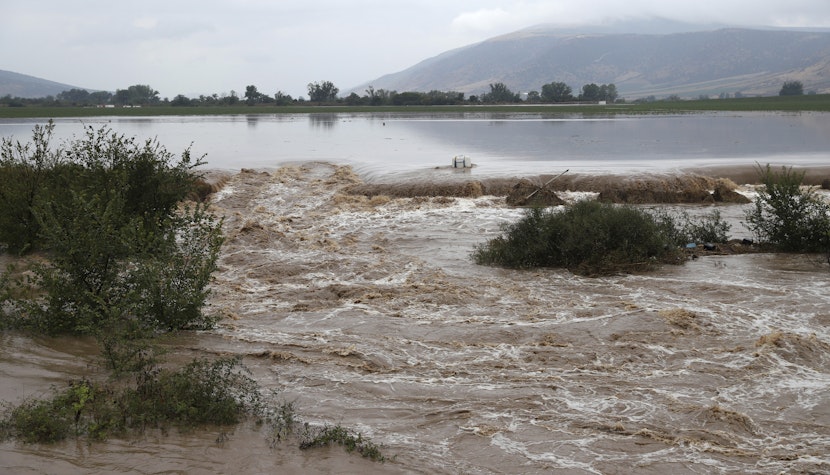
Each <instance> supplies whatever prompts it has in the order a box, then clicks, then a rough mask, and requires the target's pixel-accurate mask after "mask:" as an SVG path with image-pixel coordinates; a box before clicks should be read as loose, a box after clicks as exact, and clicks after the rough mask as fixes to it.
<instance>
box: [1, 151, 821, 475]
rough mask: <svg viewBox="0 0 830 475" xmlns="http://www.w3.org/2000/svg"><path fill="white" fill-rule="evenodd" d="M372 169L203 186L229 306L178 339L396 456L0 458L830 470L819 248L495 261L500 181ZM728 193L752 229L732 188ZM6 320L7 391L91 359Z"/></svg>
mask: <svg viewBox="0 0 830 475" xmlns="http://www.w3.org/2000/svg"><path fill="white" fill-rule="evenodd" d="M359 182H360V180H359V178H358V177H357V176H356V175H355V174H354V173H353V172H352V170H351V169H350V168H347V167H338V166H334V165H330V164H324V163H308V164H302V165H296V166H288V167H283V168H280V169H278V170H275V171H269V172H265V171H243V172H241V173H238V174H234V175H232V176H230V177H228V179H227V182H226V183H225V185H224V187H223V189H222V190H221V191H220V192H218V193H217V194H216V195H215V196H214V199H213V207H214V209H215V211H216V212H217V213H220V214H222V215H224V216H225V233H226V235H227V241H226V245H225V247H224V248H223V253H222V256H221V261H220V269H219V272H218V273H217V274H216V280H215V282H214V284H213V294H212V297H211V301H210V306H209V309H208V311H211V312H216V313H218V314H219V315H221V316H222V317H223V318H222V320H221V322H220V324H219V326H218V328H217V329H215V330H214V331H210V332H203V333H195V334H186V335H182V336H181V337H179V338H178V339H177V340H176V341H175V342H174V343H173V346H174V348H177V351H179V352H180V353H181V354H239V355H242V356H244V361H245V363H246V365H247V366H248V367H249V368H250V369H251V370H252V372H253V374H254V375H255V377H256V378H257V380H258V381H259V382H260V383H261V385H262V386H263V387H264V388H266V389H275V390H277V391H278V394H279V395H280V397H281V398H284V399H285V400H289V401H295V403H296V405H297V407H298V410H299V413H300V416H301V418H303V420H305V421H308V422H311V423H315V424H323V423H336V424H342V425H343V426H345V427H349V428H352V429H355V430H358V431H360V432H361V433H363V434H364V435H366V436H369V437H370V438H371V439H372V441H374V442H376V443H378V444H380V445H381V446H382V450H383V453H384V454H385V455H386V456H387V457H389V458H390V460H389V461H387V462H385V463H383V464H379V463H375V462H371V461H368V460H364V459H362V458H360V457H359V456H356V455H349V454H346V453H345V452H344V451H343V450H342V449H339V448H331V449H319V450H310V451H300V450H299V449H297V448H296V447H295V446H293V445H290V444H283V445H278V446H277V447H275V448H271V447H269V445H268V442H267V441H266V439H265V435H264V434H263V432H262V429H260V428H257V427H249V426H244V425H243V426H240V427H236V428H233V429H227V428H225V429H219V428H216V429H205V430H201V431H197V432H195V433H189V434H180V433H178V432H176V431H171V432H169V433H168V434H153V433H148V434H144V435H142V436H139V437H137V438H135V439H128V440H111V441H108V442H106V443H87V442H85V441H80V442H79V441H70V442H66V443H62V444H57V445H51V446H42V445H35V446H27V445H23V444H19V443H17V442H5V443H3V444H2V445H0V472H3V473H55V474H68V473H271V472H278V473H448V474H456V473H473V474H476V473H480V474H489V473H564V474H589V473H594V474H598V473H599V474H615V473H644V474H664V473H674V474H686V473H724V472H729V473H759V474H760V473H826V472H828V471H830V458H829V457H830V456H828V454H830V330H828V327H829V324H830V268H828V266H827V264H826V263H824V262H822V259H821V258H820V257H817V256H803V255H781V254H745V255H733V256H712V257H705V258H700V259H697V260H694V261H689V262H687V263H686V264H684V265H682V266H668V267H664V268H662V269H660V270H658V271H656V272H652V273H649V274H644V275H632V276H615V277H605V278H583V277H578V276H574V275H572V274H570V273H569V272H567V271H563V270H553V269H543V270H533V271H513V270H505V269H498V268H491V267H481V266H476V265H475V264H473V263H472V262H471V261H470V259H469V253H470V252H471V250H472V248H473V246H475V245H476V244H478V243H482V242H484V241H485V240H486V239H488V238H492V237H494V236H496V235H497V234H498V233H499V230H500V225H501V224H502V223H507V222H511V221H513V220H515V219H516V218H517V217H519V216H520V215H521V213H522V211H521V210H519V209H514V208H509V207H507V206H505V204H504V198H503V197H493V196H482V197H478V198H447V197H433V198H417V197H416V198H406V197H401V198H389V197H383V196H373V197H371V198H367V197H365V196H355V195H350V194H347V193H345V192H344V190H345V189H346V188H347V187H349V186H351V185H354V184H356V183H359ZM574 196H578V195H574ZM574 196H571V197H570V198H571V199H573V197H574ZM685 209H688V210H692V211H693V212H703V211H707V210H708V209H710V207H708V206H697V207H687V208H685ZM719 209H721V210H722V211H723V212H724V215H725V216H727V218H728V219H730V220H732V221H734V222H735V226H736V228H735V229H733V234H736V235H739V236H740V235H741V233H745V230H743V231H742V230H741V229H740V227H739V221H740V217H741V216H742V208H741V207H740V206H738V205H730V206H722V207H720V208H719ZM0 338H2V342H0V343H2V344H1V345H0V396H2V400H3V401H14V400H18V399H19V398H21V397H24V396H33V395H38V394H43V393H44V392H46V391H47V390H48V388H49V387H50V386H52V385H60V384H65V381H66V380H68V379H70V378H73V377H78V376H80V375H84V374H88V373H89V372H95V371H97V370H95V369H94V368H95V366H94V364H93V363H94V359H95V345H94V343H93V342H91V341H88V340H83V339H82V340H77V339H66V338H58V339H47V338H30V337H25V336H21V335H15V334H4V335H2V336H0Z"/></svg>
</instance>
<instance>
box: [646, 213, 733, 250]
mask: <svg viewBox="0 0 830 475" xmlns="http://www.w3.org/2000/svg"><path fill="white" fill-rule="evenodd" d="M652 215H653V216H654V217H655V219H656V220H657V222H658V224H659V225H660V227H661V228H662V232H663V233H664V234H665V235H666V236H668V237H669V240H670V241H671V242H672V243H673V244H675V245H677V246H683V245H685V244H687V243H692V242H693V243H706V242H709V243H725V242H727V241H728V240H729V230H730V229H731V228H732V226H731V225H730V224H729V223H727V222H726V221H725V220H724V219H723V217H722V216H721V213H720V210H717V209H714V210H712V211H710V212H709V213H707V214H705V215H703V216H701V217H699V218H697V219H695V218H692V217H691V216H689V213H687V212H685V211H684V212H681V213H669V212H666V211H663V210H656V211H653V212H652Z"/></svg>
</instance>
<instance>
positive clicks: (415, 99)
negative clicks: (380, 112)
mask: <svg viewBox="0 0 830 475" xmlns="http://www.w3.org/2000/svg"><path fill="white" fill-rule="evenodd" d="M423 99H424V95H423V94H421V93H420V92H414V91H407V92H401V93H396V94H394V95H392V104H394V105H396V106H417V105H422V104H423V103H424V102H423Z"/></svg>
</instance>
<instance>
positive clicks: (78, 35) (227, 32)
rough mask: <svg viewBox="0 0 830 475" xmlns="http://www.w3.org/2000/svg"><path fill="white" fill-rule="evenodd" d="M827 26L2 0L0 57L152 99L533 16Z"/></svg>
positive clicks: (566, 7)
mask: <svg viewBox="0 0 830 475" xmlns="http://www.w3.org/2000/svg"><path fill="white" fill-rule="evenodd" d="M653 16H657V17H662V18H667V19H673V20H680V21H684V22H689V23H698V22H701V23H707V24H708V23H719V24H728V25H740V26H761V25H765V26H779V27H795V26H798V27H825V28H826V27H830V0H683V1H680V0H547V1H533V0H527V1H521V0H518V1H517V0H477V1H474V0H342V1H340V0H234V1H230V0H227V1H221V0H163V1H161V0H140V1H139V0H36V1H33V0H2V2H0V69H5V70H9V71H14V72H17V73H22V74H28V75H32V76H37V77H41V78H44V79H49V80H52V81H57V82H61V83H66V84H71V85H74V86H80V87H84V88H90V89H102V90H108V91H115V89H126V88H127V87H128V86H130V85H133V84H149V85H150V86H152V87H153V88H155V89H156V90H158V91H159V92H160V95H161V97H169V98H172V97H174V96H175V95H176V94H186V95H190V96H192V95H198V94H212V93H218V94H223V93H225V94H227V93H229V92H230V91H231V90H235V91H236V92H237V93H239V94H240V95H243V94H244V91H245V86H247V85H249V84H253V85H256V86H257V88H258V90H259V91H260V92H262V93H267V94H269V95H272V94H273V93H275V92H277V91H282V92H284V93H287V94H291V95H292V96H294V97H295V98H296V97H299V96H307V88H306V85H307V84H308V83H309V82H319V81H332V82H333V83H334V84H335V85H336V86H337V87H339V88H340V90H341V91H346V90H348V89H350V88H352V87H354V86H357V85H360V84H362V83H364V82H366V81H369V80H371V79H374V78H377V77H379V76H382V75H384V74H387V73H392V72H397V71H400V70H402V69H406V68H407V67H409V66H412V65H414V64H415V63H417V62H419V61H421V60H424V59H427V58H429V57H432V56H435V55H437V54H440V53H442V52H444V51H447V50H449V49H453V48H457V47H460V46H465V45H468V44H472V43H475V42H478V41H482V40H485V39H487V38H491V37H493V36H497V35H501V34H505V33H509V32H512V31H516V30H519V29H522V28H526V27H530V26H533V25H537V24H543V23H553V24H560V25H563V26H568V27H573V26H578V25H583V24H603V23H608V22H613V21H619V20H627V19H642V18H648V17H653Z"/></svg>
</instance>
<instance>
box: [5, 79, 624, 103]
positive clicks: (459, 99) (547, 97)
mask: <svg viewBox="0 0 830 475" xmlns="http://www.w3.org/2000/svg"><path fill="white" fill-rule="evenodd" d="M339 93H340V89H339V88H338V87H337V86H335V85H334V83H332V82H331V81H319V82H312V83H309V84H308V98H305V97H302V96H301V97H298V98H294V97H292V96H291V95H289V94H286V93H284V92H283V91H277V92H276V93H274V94H273V95H270V94H265V93H262V92H260V91H259V89H258V88H257V87H256V86H255V85H248V86H246V87H245V92H244V94H243V95H242V96H240V95H239V94H238V93H237V92H236V91H233V90H232V91H230V93H221V94H210V95H204V94H202V95H199V96H198V97H188V96H185V95H184V94H178V95H176V96H175V97H173V98H172V99H169V98H163V99H162V98H161V97H160V96H159V92H158V91H156V90H155V89H153V87H151V86H150V85H146V84H135V85H132V86H129V87H128V88H126V89H117V90H116V91H115V93H110V92H107V91H96V92H89V91H87V90H85V89H77V88H76V89H70V90H67V91H63V92H61V93H59V94H57V95H55V96H46V97H42V98H21V97H12V96H11V95H6V96H3V97H0V107H2V106H5V107H24V106H76V107H77V106H81V107H104V106H121V107H130V106H132V107H136V106H156V105H168V106H173V107H176V106H236V105H240V104H245V105H249V106H255V105H275V106H287V105H298V104H345V105H350V106H359V105H363V106H383V105H392V106H407V105H463V104H515V103H521V102H526V103H533V104H538V103H563V102H599V101H607V102H615V101H616V100H617V99H618V93H617V88H616V86H615V85H614V84H602V85H597V84H593V83H591V84H586V85H584V86H583V87H582V91H581V92H580V93H579V94H577V95H574V94H573V89H572V88H571V87H570V86H569V85H567V84H566V83H564V82H551V83H549V84H545V85H543V86H542V88H541V92H540V91H530V92H528V93H526V94H521V93H518V92H514V91H512V90H511V89H510V88H509V87H508V86H507V85H506V84H504V83H502V82H497V83H494V84H490V90H489V91H488V92H485V93H482V94H478V95H469V96H467V95H466V94H465V93H463V92H456V91H438V90H433V91H429V92H417V91H405V92H398V91H394V90H387V89H375V88H374V87H372V86H369V87H368V88H367V89H366V90H365V91H364V95H363V96H360V95H358V94H357V93H355V92H352V93H351V94H349V95H348V96H345V97H341V96H339V95H338V94H339ZM523 96H524V97H523Z"/></svg>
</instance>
